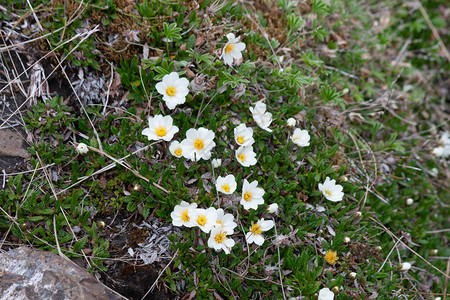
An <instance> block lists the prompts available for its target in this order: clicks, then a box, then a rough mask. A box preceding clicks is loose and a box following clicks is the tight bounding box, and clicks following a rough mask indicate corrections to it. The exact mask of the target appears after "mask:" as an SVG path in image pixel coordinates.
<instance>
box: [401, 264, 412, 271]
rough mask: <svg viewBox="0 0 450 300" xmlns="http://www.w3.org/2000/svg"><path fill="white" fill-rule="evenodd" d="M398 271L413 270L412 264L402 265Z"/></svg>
mask: <svg viewBox="0 0 450 300" xmlns="http://www.w3.org/2000/svg"><path fill="white" fill-rule="evenodd" d="M398 269H399V270H400V271H408V270H409V269H411V264H410V263H409V262H404V263H401V264H400V265H399V266H398Z"/></svg>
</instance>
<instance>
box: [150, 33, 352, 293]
mask: <svg viewBox="0 0 450 300" xmlns="http://www.w3.org/2000/svg"><path fill="white" fill-rule="evenodd" d="M227 38H228V42H227V43H226V45H225V46H224V48H223V50H222V55H221V58H223V60H224V62H225V64H227V65H229V66H232V65H233V63H234V62H235V60H239V59H241V58H242V53H241V52H242V51H243V50H244V49H245V43H242V42H240V39H239V37H237V38H236V37H235V36H234V34H232V33H230V34H228V35H227ZM188 86H189V81H188V80H187V79H186V78H180V77H179V75H178V73H176V72H172V73H170V74H168V75H165V76H164V77H163V78H162V81H161V82H159V83H157V84H156V90H157V91H158V92H159V93H160V94H161V95H162V97H163V98H162V99H163V101H165V103H166V105H167V107H168V108H169V109H170V110H173V109H175V107H176V106H177V105H179V104H183V103H185V101H186V96H187V95H188V94H189V89H188ZM249 110H250V112H251V113H252V116H253V120H254V121H255V123H256V124H257V126H259V127H260V128H261V129H263V130H265V131H267V132H272V129H271V128H269V127H270V125H271V124H272V121H273V118H272V114H271V113H270V112H268V111H267V106H266V104H265V103H263V102H262V101H258V102H256V103H255V105H254V107H250V108H249ZM296 124H297V121H296V120H295V119H294V118H289V119H288V120H287V122H286V125H287V126H288V127H291V128H293V133H292V135H291V136H290V140H291V141H292V142H293V143H294V144H295V145H297V146H299V147H307V146H309V145H310V139H311V137H310V135H309V133H308V131H307V130H305V129H300V128H294V127H295V126H296ZM178 132H179V128H178V127H177V126H175V125H174V124H173V119H172V117H171V116H163V115H155V116H153V117H149V118H148V128H145V129H144V130H143V131H142V134H143V135H145V136H147V138H148V140H154V141H158V140H163V141H166V142H169V141H172V139H173V138H174V136H175V135H176V134H177V133H178ZM253 133H254V129H253V128H251V127H247V125H246V124H239V125H238V126H236V127H235V128H234V140H235V142H236V144H237V146H238V148H237V149H236V151H235V159H236V161H237V162H238V163H239V164H240V165H241V166H243V167H250V166H254V165H255V164H256V163H257V158H256V153H255V152H254V147H253V144H254V143H255V139H254V137H253ZM214 138H215V134H214V132H213V131H212V130H209V129H207V128H203V127H200V128H198V129H195V128H190V129H188V130H187V131H186V138H185V139H184V140H181V141H176V140H174V141H172V142H171V143H170V145H169V151H170V153H171V154H172V155H173V156H175V157H178V158H180V157H184V158H186V159H187V160H191V161H199V160H201V159H203V160H209V159H210V158H211V156H212V150H213V148H214V147H215V146H216V143H215V142H214ZM211 165H212V167H213V168H218V167H220V166H221V165H222V160H221V159H220V158H215V159H212V160H211ZM215 186H216V190H217V192H218V193H222V194H224V195H233V194H234V193H235V192H236V190H237V182H236V178H235V177H234V175H232V174H228V175H226V176H225V177H222V176H218V178H217V180H216V185H215ZM319 190H320V191H322V193H323V195H324V196H325V198H326V199H328V200H330V201H341V200H342V198H343V195H344V193H343V192H342V190H343V188H342V186H340V185H336V181H335V180H330V178H329V177H327V178H326V180H325V182H324V183H323V184H319ZM264 194H265V191H264V189H263V188H261V187H259V186H258V181H256V180H254V181H252V182H249V181H248V180H247V179H244V180H243V183H242V192H241V197H240V202H239V203H240V205H242V207H243V209H245V210H250V209H253V210H256V209H258V207H259V206H260V205H262V204H264V198H263V196H264ZM278 209H279V207H278V204H276V203H272V204H271V205H269V206H268V207H267V209H266V213H269V214H276V213H277V212H278ZM171 217H172V223H173V225H174V226H185V227H189V228H191V227H198V228H200V230H201V231H203V232H205V233H208V234H209V235H210V237H209V239H208V246H209V247H211V248H214V249H215V250H216V251H221V250H223V251H224V252H225V253H227V254H228V253H230V251H231V248H232V247H233V246H234V245H235V243H236V242H235V241H234V240H233V239H232V238H231V235H233V234H234V229H235V228H236V227H237V224H236V222H235V221H234V216H233V215H232V214H230V213H225V212H224V210H223V209H222V208H218V209H216V208H214V207H210V208H207V209H204V208H199V207H197V204H196V203H187V202H185V201H182V202H181V203H180V204H179V205H176V206H175V208H174V210H173V212H172V213H171ZM274 226H275V223H274V221H272V220H264V218H261V219H259V220H258V221H257V222H256V223H252V224H251V226H250V227H249V230H248V232H246V233H245V239H246V242H247V243H248V244H251V243H255V244H257V245H262V244H263V243H264V236H263V232H265V231H268V230H270V229H272V228H273V227H274ZM321 292H322V291H321ZM323 293H326V291H323V292H322V294H323Z"/></svg>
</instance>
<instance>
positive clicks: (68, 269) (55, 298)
mask: <svg viewBox="0 0 450 300" xmlns="http://www.w3.org/2000/svg"><path fill="white" fill-rule="evenodd" d="M7 299H15V300H22V299H32V300H35V299H36V300H38V299H45V300H47V299H49V300H50V299H52V300H63V299H64V300H66V299H67V300H68V299H77V300H78V299H80V300H88V299H95V300H103V299H108V300H115V299H125V298H122V297H120V296H118V295H116V294H114V293H113V292H111V291H109V290H108V289H107V288H106V287H105V286H103V285H102V284H101V283H99V282H98V281H97V279H95V278H94V277H93V276H92V275H90V274H89V273H88V272H86V271H85V270H84V269H82V268H80V267H79V266H77V265H75V264H74V263H72V262H70V261H69V260H66V259H64V258H62V257H61V256H58V255H55V254H53V253H51V252H45V251H40V250H35V249H32V248H28V247H20V248H17V249H14V250H10V251H8V252H5V253H0V300H7Z"/></svg>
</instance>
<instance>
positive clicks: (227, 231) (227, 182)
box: [170, 174, 278, 254]
mask: <svg viewBox="0 0 450 300" xmlns="http://www.w3.org/2000/svg"><path fill="white" fill-rule="evenodd" d="M236 188H237V183H236V179H235V177H234V175H231V174H230V175H227V176H225V177H221V176H219V177H218V178H217V180H216V189H217V191H218V192H220V193H223V194H226V195H231V194H233V193H234V192H235V191H236ZM264 193H265V192H264V190H263V189H262V188H259V187H258V182H257V181H256V180H255V181H253V182H251V183H249V182H248V181H247V179H244V183H243V187H242V198H241V201H240V204H241V205H242V206H243V207H244V209H246V210H249V209H255V210H256V209H257V208H258V205H260V204H264V199H263V195H264ZM277 211H278V204H276V203H274V204H271V205H269V207H268V208H267V212H268V213H276V212H277ZM170 216H171V217H172V224H173V225H174V226H185V227H189V228H191V227H199V228H200V229H201V230H202V231H203V232H205V233H211V234H210V237H209V239H208V246H209V247H211V248H214V249H215V250H216V251H220V250H223V251H224V252H225V253H226V254H228V253H230V250H231V248H232V247H233V246H234V245H235V241H234V240H233V239H232V238H230V237H229V236H230V235H232V234H233V233H234V228H235V227H236V226H237V224H236V223H235V222H234V217H233V215H232V214H225V213H224V210H223V209H221V208H219V209H215V208H214V207H210V208H208V209H202V208H197V203H191V204H189V203H187V202H185V201H182V202H181V203H180V204H179V205H176V206H175V208H174V210H173V212H172V213H171V214H170ZM273 226H274V222H273V221H272V220H269V221H265V220H264V218H262V219H260V220H258V221H257V222H256V223H254V224H252V226H251V227H250V229H249V231H248V232H247V234H246V235H245V238H246V241H247V243H248V244H251V243H255V244H257V245H262V244H263V243H264V237H263V235H262V233H263V232H265V231H268V230H270V229H272V228H273Z"/></svg>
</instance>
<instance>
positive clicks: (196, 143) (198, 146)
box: [194, 139, 205, 150]
mask: <svg viewBox="0 0 450 300" xmlns="http://www.w3.org/2000/svg"><path fill="white" fill-rule="evenodd" d="M194 147H195V149H197V150H202V149H203V147H205V144H204V143H203V141H202V140H201V139H196V140H195V141H194Z"/></svg>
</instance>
